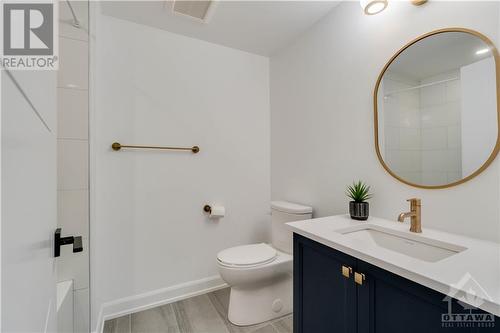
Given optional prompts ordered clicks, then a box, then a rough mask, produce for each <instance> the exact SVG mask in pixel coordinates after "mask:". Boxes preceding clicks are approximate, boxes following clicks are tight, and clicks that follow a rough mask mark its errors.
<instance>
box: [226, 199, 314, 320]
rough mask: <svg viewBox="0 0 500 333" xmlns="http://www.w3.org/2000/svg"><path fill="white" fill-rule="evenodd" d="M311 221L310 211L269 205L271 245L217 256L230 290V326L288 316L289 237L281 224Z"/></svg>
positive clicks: (285, 204)
mask: <svg viewBox="0 0 500 333" xmlns="http://www.w3.org/2000/svg"><path fill="white" fill-rule="evenodd" d="M311 217H312V208H311V207H308V206H303V205H299V204H295V203H291V202H285V201H273V202H271V238H272V244H265V243H258V244H249V245H241V246H236V247H232V248H229V249H225V250H222V251H220V252H219V253H218V254H217V265H218V268H219V273H220V275H221V277H222V279H223V280H224V281H226V282H227V283H228V284H229V285H230V286H231V293H230V296H229V309H228V319H229V321H230V322H231V323H233V324H235V325H238V326H246V325H254V324H258V323H262V322H265V321H268V320H271V319H274V318H278V317H281V316H284V315H287V314H289V313H291V312H292V310H293V283H292V273H293V256H292V252H293V235H292V232H291V231H288V229H287V228H286V226H285V223H287V222H292V221H300V220H307V219H310V218H311Z"/></svg>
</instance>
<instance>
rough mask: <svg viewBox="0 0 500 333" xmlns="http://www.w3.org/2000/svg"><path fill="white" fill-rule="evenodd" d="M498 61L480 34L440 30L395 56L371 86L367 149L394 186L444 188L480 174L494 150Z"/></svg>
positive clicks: (456, 29) (497, 110)
mask: <svg viewBox="0 0 500 333" xmlns="http://www.w3.org/2000/svg"><path fill="white" fill-rule="evenodd" d="M498 71H499V57H498V51H497V49H496V48H495V47H494V45H493V43H491V41H490V40H489V39H488V38H487V37H486V36H484V35H482V34H480V33H478V32H475V31H471V30H467V29H458V28H455V29H443V30H438V31H434V32H431V33H428V34H426V35H424V36H421V37H419V38H417V39H416V40H414V41H412V42H411V43H409V44H407V45H406V46H405V47H403V48H402V49H401V50H400V51H399V52H397V53H396V54H395V55H394V56H393V57H392V58H391V60H390V61H389V62H388V63H387V65H386V66H385V67H384V69H383V70H382V73H381V74H380V76H379V79H378V81H377V84H376V87H375V93H374V103H375V105H374V106H375V146H376V150H377V155H378V157H379V159H380V162H381V163H382V165H383V166H384V168H385V169H386V170H387V171H388V172H389V173H390V174H391V175H392V176H394V177H396V178H397V179H399V180H400V181H402V182H404V183H406V184H409V185H412V186H416V187H422V188H445V187H449V186H453V185H457V184H460V183H463V182H465V181H467V180H469V179H471V178H473V177H475V176H476V175H478V174H479V173H481V172H482V171H483V170H484V169H485V168H486V167H487V166H488V165H489V164H490V163H491V162H492V161H493V160H494V158H495V156H496V155H497V153H498V149H499V147H500V145H499V142H500V141H499V130H498V129H499V121H500V117H499V103H498V89H499V72H498Z"/></svg>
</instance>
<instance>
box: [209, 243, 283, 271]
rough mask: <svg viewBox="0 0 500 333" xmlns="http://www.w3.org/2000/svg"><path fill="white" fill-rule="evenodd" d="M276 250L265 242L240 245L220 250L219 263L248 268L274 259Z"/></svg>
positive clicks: (276, 253)
mask: <svg viewBox="0 0 500 333" xmlns="http://www.w3.org/2000/svg"><path fill="white" fill-rule="evenodd" d="M277 256H278V252H276V250H275V249H274V248H272V247H271V246H269V245H267V244H265V243H259V244H250V245H241V246H236V247H231V248H229V249H225V250H222V251H220V252H219V253H218V254H217V261H218V262H219V264H221V265H223V266H227V267H235V268H236V267H241V268H249V267H255V266H261V265H265V264H268V263H270V262H272V261H274V260H275V259H276V257H277Z"/></svg>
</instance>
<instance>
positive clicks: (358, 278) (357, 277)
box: [354, 272, 365, 286]
mask: <svg viewBox="0 0 500 333" xmlns="http://www.w3.org/2000/svg"><path fill="white" fill-rule="evenodd" d="M364 280H365V275H364V274H363V273H358V272H355V273H354V282H356V283H357V284H359V285H360V286H361V285H363V281H364Z"/></svg>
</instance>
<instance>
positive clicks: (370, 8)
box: [359, 0, 388, 15]
mask: <svg viewBox="0 0 500 333" xmlns="http://www.w3.org/2000/svg"><path fill="white" fill-rule="evenodd" d="M359 3H360V5H361V8H363V11H364V12H365V14H366V15H375V14H378V13H380V12H381V11H383V10H384V9H386V8H387V4H388V3H387V0H361V1H360V2H359Z"/></svg>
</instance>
